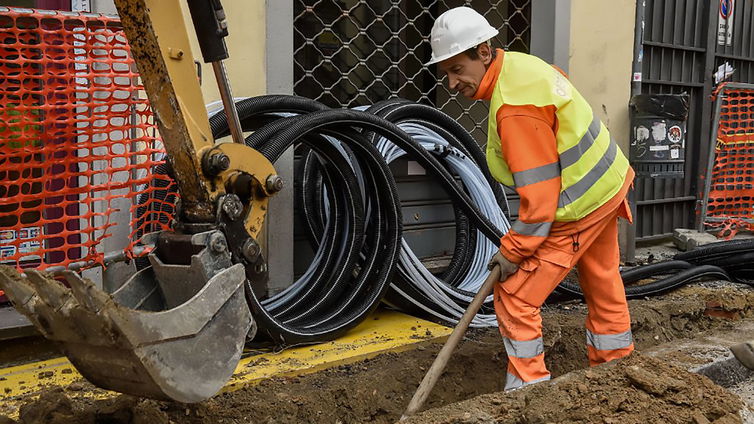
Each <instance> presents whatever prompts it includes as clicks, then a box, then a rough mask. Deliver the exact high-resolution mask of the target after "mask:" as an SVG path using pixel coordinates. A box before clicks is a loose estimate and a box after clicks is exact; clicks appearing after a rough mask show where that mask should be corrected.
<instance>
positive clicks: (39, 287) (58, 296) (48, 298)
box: [26, 270, 71, 310]
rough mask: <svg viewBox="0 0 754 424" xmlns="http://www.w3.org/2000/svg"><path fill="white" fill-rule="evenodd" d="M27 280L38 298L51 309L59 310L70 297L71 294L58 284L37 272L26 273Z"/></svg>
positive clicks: (29, 271)
mask: <svg viewBox="0 0 754 424" xmlns="http://www.w3.org/2000/svg"><path fill="white" fill-rule="evenodd" d="M26 276H27V280H28V281H29V283H31V285H32V286H33V287H34V288H35V289H36V291H37V296H39V297H40V298H41V299H42V300H43V301H44V302H45V303H47V304H48V305H49V306H50V307H51V308H52V309H55V310H57V309H60V308H61V307H62V306H63V305H64V304H66V302H67V301H68V300H69V299H70V297H71V292H70V290H68V289H67V288H65V287H63V285H62V284H60V283H59V282H57V281H55V280H53V279H51V278H48V277H46V276H45V275H43V274H42V273H40V272H39V271H34V270H28V271H26Z"/></svg>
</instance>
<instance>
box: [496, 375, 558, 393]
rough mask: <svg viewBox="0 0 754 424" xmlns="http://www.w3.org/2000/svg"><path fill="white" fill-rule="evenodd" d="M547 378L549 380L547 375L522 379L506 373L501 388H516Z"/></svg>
mask: <svg viewBox="0 0 754 424" xmlns="http://www.w3.org/2000/svg"><path fill="white" fill-rule="evenodd" d="M548 380H550V376H549V375H548V376H547V377H542V378H539V379H536V380H533V381H523V380H521V379H520V378H518V377H516V376H515V375H513V374H511V373H507V374H506V378H505V388H504V389H503V390H506V391H507V390H516V389H520V388H522V387H524V386H529V385H531V384H536V383H540V382H542V381H548Z"/></svg>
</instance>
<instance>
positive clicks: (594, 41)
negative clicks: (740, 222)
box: [568, 0, 636, 261]
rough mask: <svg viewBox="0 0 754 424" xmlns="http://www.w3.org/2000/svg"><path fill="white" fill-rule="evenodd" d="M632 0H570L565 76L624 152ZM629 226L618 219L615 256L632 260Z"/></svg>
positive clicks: (634, 13)
mask: <svg viewBox="0 0 754 424" xmlns="http://www.w3.org/2000/svg"><path fill="white" fill-rule="evenodd" d="M635 17H636V0H609V1H607V0H572V1H571V25H570V27H571V28H570V37H571V40H570V41H571V42H570V48H569V63H568V65H569V66H568V67H569V76H570V79H571V81H572V82H573V84H574V85H575V86H576V88H578V90H579V92H581V94H582V95H583V96H584V97H585V98H586V99H587V101H588V102H589V104H590V105H592V109H593V110H594V113H595V114H597V116H599V117H600V119H601V120H602V122H604V123H605V125H607V128H608V129H609V130H610V135H612V136H613V138H614V139H615V141H616V142H617V143H618V146H620V148H621V149H622V150H623V153H624V154H626V156H628V146H629V142H630V140H629V132H630V122H629V114H628V102H629V100H630V99H631V74H632V63H633V56H634V27H635V21H636V19H635ZM631 234H632V231H631V228H630V226H629V225H628V224H627V223H626V222H625V221H623V220H621V224H620V231H619V238H620V247H621V256H622V258H623V259H624V260H629V261H632V260H633V257H634V248H635V246H634V243H633V237H631Z"/></svg>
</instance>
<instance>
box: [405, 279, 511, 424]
mask: <svg viewBox="0 0 754 424" xmlns="http://www.w3.org/2000/svg"><path fill="white" fill-rule="evenodd" d="M499 280H500V267H499V266H497V265H496V266H495V267H494V268H493V269H492V272H490V275H489V276H488V277H487V279H486V280H485V281H484V284H482V287H481V288H480V289H479V291H478V292H477V294H476V296H474V299H473V300H472V301H471V303H470V304H469V307H468V308H466V312H464V313H463V316H462V317H461V319H460V320H459V321H458V324H456V327H455V328H454V329H453V332H452V333H450V337H448V340H447V341H446V342H445V345H444V346H443V347H442V349H440V353H438V354H437V357H436V358H435V362H433V363H432V366H431V367H430V368H429V371H427V374H425V375H424V379H423V380H422V382H421V384H419V388H418V389H416V393H414V397H413V398H411V402H410V403H409V404H408V408H406V412H404V413H403V415H402V416H401V419H400V420H401V421H404V420H407V419H408V418H409V417H410V416H412V415H414V414H415V413H416V412H417V411H419V409H421V407H422V405H424V402H425V401H426V400H427V397H429V394H430V393H431V392H432V389H433V388H434V387H435V384H436V383H437V380H438V379H439V378H440V375H442V372H443V371H444V370H445V366H446V365H447V364H448V360H449V359H450V356H451V355H452V354H453V351H454V350H455V349H456V346H458V343H459V342H460V341H461V339H463V336H464V334H466V330H468V328H469V324H471V320H472V319H474V316H475V315H476V313H477V312H478V311H479V308H481V307H482V304H483V303H484V299H485V298H487V296H489V295H490V293H492V288H493V287H494V286H495V283H496V282H498V281H499Z"/></svg>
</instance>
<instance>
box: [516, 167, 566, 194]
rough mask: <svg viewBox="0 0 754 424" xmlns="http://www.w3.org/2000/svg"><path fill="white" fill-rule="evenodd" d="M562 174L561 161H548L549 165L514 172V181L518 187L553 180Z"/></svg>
mask: <svg viewBox="0 0 754 424" xmlns="http://www.w3.org/2000/svg"><path fill="white" fill-rule="evenodd" d="M559 176H560V162H553V163H548V164H547V165H542V166H538V167H536V168H531V169H527V170H526V171H521V172H514V173H513V182H514V183H515V184H516V188H519V187H524V186H528V185H529V184H536V183H540V182H542V181H547V180H551V179H553V178H555V177H559Z"/></svg>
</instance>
